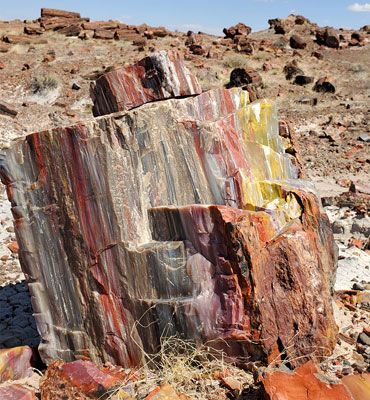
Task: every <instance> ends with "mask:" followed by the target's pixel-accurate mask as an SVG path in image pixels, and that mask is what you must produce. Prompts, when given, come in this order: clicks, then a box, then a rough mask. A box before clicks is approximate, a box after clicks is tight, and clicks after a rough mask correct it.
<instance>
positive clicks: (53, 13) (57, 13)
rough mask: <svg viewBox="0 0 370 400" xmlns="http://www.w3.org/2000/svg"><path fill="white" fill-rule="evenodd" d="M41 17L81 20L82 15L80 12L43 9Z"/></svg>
mask: <svg viewBox="0 0 370 400" xmlns="http://www.w3.org/2000/svg"><path fill="white" fill-rule="evenodd" d="M41 17H48V18H53V17H61V18H80V17H81V15H80V13H78V12H73V11H65V10H56V9H55V8H41Z"/></svg>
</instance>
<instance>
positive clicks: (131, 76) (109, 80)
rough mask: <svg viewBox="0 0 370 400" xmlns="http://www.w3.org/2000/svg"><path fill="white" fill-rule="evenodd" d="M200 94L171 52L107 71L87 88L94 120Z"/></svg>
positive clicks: (193, 80)
mask: <svg viewBox="0 0 370 400" xmlns="http://www.w3.org/2000/svg"><path fill="white" fill-rule="evenodd" d="M201 92H202V90H201V88H200V86H199V83H198V81H197V80H196V78H195V77H194V75H193V74H191V72H190V71H189V70H188V69H187V68H186V67H185V65H184V64H183V62H182V60H181V58H180V55H179V54H178V53H176V52H174V51H160V52H158V53H153V54H152V55H151V56H149V57H145V58H143V59H142V60H140V61H139V62H137V63H136V64H133V65H130V66H128V67H126V68H120V69H116V70H114V71H110V72H108V73H106V74H104V75H102V76H101V77H100V78H99V79H98V80H97V81H96V82H94V83H92V84H91V87H90V94H91V98H92V100H93V103H94V106H93V114H94V116H99V115H105V114H111V113H114V112H117V111H123V110H130V109H132V108H134V107H138V106H141V105H142V104H144V103H149V102H151V101H158V100H164V99H168V98H171V97H184V96H191V95H195V94H200V93H201Z"/></svg>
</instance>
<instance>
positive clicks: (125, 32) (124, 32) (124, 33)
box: [114, 29, 142, 41]
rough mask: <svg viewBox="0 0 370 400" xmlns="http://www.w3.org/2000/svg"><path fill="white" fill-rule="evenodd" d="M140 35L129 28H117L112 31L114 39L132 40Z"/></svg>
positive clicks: (138, 38)
mask: <svg viewBox="0 0 370 400" xmlns="http://www.w3.org/2000/svg"><path fill="white" fill-rule="evenodd" d="M141 38H142V36H141V35H140V34H138V33H136V32H135V31H132V30H129V29H117V30H116V31H115V32H114V39H116V40H127V41H134V40H140V39H141Z"/></svg>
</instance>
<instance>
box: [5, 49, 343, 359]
mask: <svg viewBox="0 0 370 400" xmlns="http://www.w3.org/2000/svg"><path fill="white" fill-rule="evenodd" d="M157 57H158V56H157ZM135 71H136V70H135ZM147 72H148V71H146V73H147ZM153 73H155V68H153ZM135 74H136V72H135ZM118 75H120V74H119V73H117V74H116V76H118ZM121 75H122V76H123V75H125V79H126V80H128V81H129V80H130V79H131V78H135V77H132V76H131V77H130V75H129V74H128V75H127V70H126V72H125V74H123V73H122V74H121ZM192 79H194V80H195V78H192ZM156 82H159V84H160V82H161V81H159V80H156ZM129 84H130V82H128V84H127V85H124V87H129ZM117 87H118V86H115V88H117ZM118 90H120V89H118ZM156 90H159V88H157V89H156ZM121 94H122V93H117V92H115V93H113V95H114V96H116V97H117V98H118V97H121V98H122V96H121ZM165 97H168V96H165ZM152 100H153V99H151V101H152ZM156 100H158V98H157V99H156ZM145 101H146V100H144V101H143V103H145ZM95 104H96V103H95ZM122 107H123V108H122V109H125V106H124V105H122ZM127 108H130V107H127ZM283 143H284V144H283ZM291 147H292V143H291V141H290V140H289V139H287V138H285V139H284V142H283V141H282V138H281V137H280V136H279V129H278V120H277V114H276V109H275V106H274V104H273V103H272V102H270V101H268V100H258V101H255V102H253V103H249V99H248V92H246V91H244V90H242V89H235V88H234V89H218V90H211V91H208V92H205V93H202V94H199V95H196V96H194V95H192V96H191V97H186V98H181V99H167V100H162V101H159V102H152V103H148V104H144V105H141V106H139V107H137V108H135V109H133V110H129V111H123V112H118V113H115V114H110V115H106V116H102V117H98V118H95V119H92V120H90V121H86V122H81V123H78V124H75V125H71V126H66V127H60V128H56V129H51V130H47V131H41V132H37V133H34V134H31V135H28V136H26V137H22V138H18V139H16V140H14V141H13V142H12V143H11V145H10V147H9V148H7V149H3V150H2V151H1V156H0V158H1V159H0V169H1V178H2V182H3V183H4V184H5V185H6V186H7V191H8V198H9V200H10V202H11V204H12V212H13V216H14V224H15V230H16V235H17V241H18V244H19V257H20V261H21V265H22V269H23V271H24V272H25V274H26V277H27V279H28V283H29V288H30V293H31V295H32V304H33V309H34V312H35V318H36V323H37V326H38V330H39V332H40V335H41V338H42V342H41V345H40V346H39V350H40V354H41V356H42V358H43V360H44V361H45V362H46V363H50V362H51V361H54V360H56V359H62V360H64V361H71V360H74V359H78V358H83V357H86V356H87V357H89V358H90V359H91V360H92V361H94V362H97V363H102V362H104V361H112V362H114V363H116V364H119V365H123V366H135V365H139V364H140V363H141V362H142V361H143V358H144V355H143V354H144V352H143V350H144V351H145V352H146V353H153V352H156V351H158V348H159V345H160V339H161V337H163V336H165V335H179V336H181V337H183V338H185V339H195V340H197V341H199V342H208V343H209V344H210V346H211V347H214V348H216V349H222V350H223V351H224V352H225V353H226V354H227V355H228V356H230V358H232V359H235V360H236V361H237V362H240V363H243V362H246V361H247V360H263V361H265V362H274V360H278V359H281V358H289V359H290V361H291V364H292V365H297V364H299V363H301V362H302V361H303V360H304V357H301V356H307V357H309V356H310V355H312V354H313V353H315V354H316V355H317V356H320V355H321V356H322V355H325V354H330V352H331V351H332V349H333V348H334V345H335V341H336V325H335V322H334V319H333V311H332V306H331V291H332V288H333V281H334V277H335V270H336V254H335V250H334V242H333V235H332V232H331V229H330V225H329V222H328V218H327V216H326V215H325V214H324V213H323V212H322V209H321V205H320V200H319V198H318V196H317V194H316V192H315V189H314V187H313V185H312V184H310V183H309V182H307V181H304V180H301V179H299V176H300V171H299V163H298V162H297V159H296V158H295V157H294V156H292V155H291V154H294V151H293V152H292V149H291ZM287 151H289V153H288V152H287Z"/></svg>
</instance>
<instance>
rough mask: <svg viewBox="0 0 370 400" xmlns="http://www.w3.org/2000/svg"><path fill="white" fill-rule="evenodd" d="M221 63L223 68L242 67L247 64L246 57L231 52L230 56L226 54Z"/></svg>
mask: <svg viewBox="0 0 370 400" xmlns="http://www.w3.org/2000/svg"><path fill="white" fill-rule="evenodd" d="M222 65H223V66H224V67H225V68H242V67H247V66H248V59H247V58H246V57H245V56H242V55H241V54H233V55H232V56H227V57H226V58H225V59H224V61H223V63H222Z"/></svg>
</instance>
